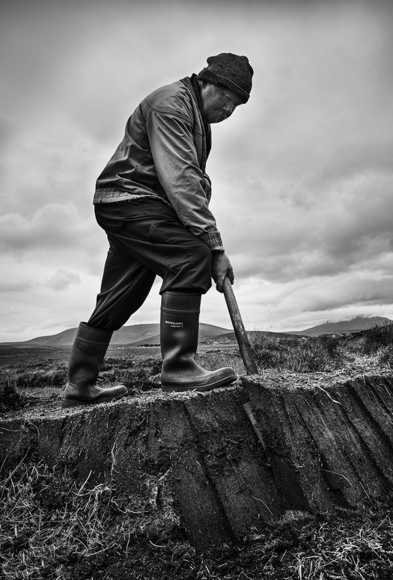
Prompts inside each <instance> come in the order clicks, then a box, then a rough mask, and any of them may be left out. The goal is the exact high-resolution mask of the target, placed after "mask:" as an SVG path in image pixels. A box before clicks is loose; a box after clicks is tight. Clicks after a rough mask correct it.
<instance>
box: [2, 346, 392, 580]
mask: <svg viewBox="0 0 393 580" xmlns="http://www.w3.org/2000/svg"><path fill="white" fill-rule="evenodd" d="M342 348H343V350H341V352H340V354H339V356H340V357H341V363H340V364H338V363H337V361H334V360H333V361H332V364H331V365H330V366H329V365H328V366H327V368H326V369H325V370H324V371H315V372H314V373H304V372H295V371H293V370H292V371H288V370H285V369H284V370H283V369H282V368H280V369H269V368H267V367H266V365H265V364H262V366H261V373H262V374H263V375H264V378H265V379H266V380H269V377H273V378H272V380H273V379H274V380H279V379H277V377H279V376H280V373H281V374H282V373H286V374H287V373H292V374H293V376H294V380H297V381H299V382H303V383H304V384H309V385H311V386H312V384H314V385H315V384H316V385H318V384H325V383H326V381H329V377H330V378H331V380H337V377H338V376H343V377H344V376H348V377H349V376H359V375H362V374H363V375H364V374H373V375H375V374H383V375H388V374H391V366H390V362H389V361H390V359H389V357H388V356H386V352H385V351H386V349H385V351H384V353H385V354H384V355H383V357H382V355H381V352H380V351H378V350H374V351H372V352H369V353H368V354H367V355H365V354H364V353H360V351H358V350H357V349H355V348H354V347H353V344H352V343H351V344H349V346H348V348H347V347H345V349H346V350H345V352H344V347H342ZM68 355H69V349H67V348H34V349H27V348H12V347H10V346H4V347H0V378H1V385H2V389H3V390H2V399H1V401H3V403H2V406H1V401H0V414H1V416H2V417H3V418H4V417H10V416H13V417H17V416H20V415H22V414H26V413H28V412H29V410H32V409H34V411H35V412H37V409H38V410H39V411H40V412H42V413H43V414H45V413H46V412H48V411H49V410H55V409H57V408H59V403H60V397H61V389H62V386H63V384H64V381H65V377H66V365H67V360H68ZM201 356H203V357H204V360H205V362H206V366H208V367H209V365H210V367H212V368H213V367H214V366H216V365H217V364H221V362H222V361H223V360H224V359H225V358H226V361H225V360H224V362H225V364H227V363H228V362H230V363H232V364H234V365H235V366H236V368H237V372H238V373H244V367H243V366H242V363H241V359H240V357H239V354H238V352H237V351H236V348H235V346H231V347H226V348H225V349H223V352H222V351H221V350H220V349H217V348H211V347H209V348H208V347H206V348H205V349H203V353H202V355H201ZM385 363H386V364H385ZM329 364H330V363H329ZM159 369H160V356H159V349H158V348H143V349H141V348H134V349H132V348H122V347H117V348H111V349H110V350H109V351H108V356H107V359H106V362H105V364H104V367H103V372H102V375H101V376H102V381H109V382H112V381H117V380H118V379H121V380H122V381H123V382H124V383H125V384H126V385H127V387H128V389H129V396H131V397H135V396H137V397H144V396H149V395H150V394H151V392H155V391H157V389H159V382H158V379H157V377H158V374H159ZM322 380H323V381H324V383H322V382H321V381H322ZM7 393H8V394H7ZM0 489H2V492H1V501H2V511H1V514H2V515H1V527H0V530H1V531H0V565H1V568H0V570H1V571H0V578H4V579H9V580H22V579H25V578H26V579H33V580H41V579H43V578H48V579H50V580H52V579H53V580H71V579H86V580H98V579H102V580H129V579H131V580H132V579H140V580H169V579H179V580H197V579H201V580H205V579H206V580H208V579H223V580H235V579H239V580H241V579H252V580H257V579H258V580H259V579H261V580H263V579H272V580H273V579H274V580H292V579H299V580H305V579H310V580H311V579H316V580H330V579H332V580H333V579H347V578H348V579H359V580H365V579H367V580H369V579H380V580H391V579H392V578H393V501H392V500H391V499H389V498H388V499H385V500H384V501H383V502H382V501H377V500H375V499H370V501H368V502H366V505H365V506H363V507H362V508H361V509H360V508H359V509H357V508H356V507H354V508H351V509H343V508H340V509H339V508H337V509H336V510H335V511H334V512H333V513H329V514H328V513H318V514H315V513H308V512H305V511H287V512H286V513H285V514H284V516H283V517H282V518H281V519H280V520H279V521H277V522H274V523H272V524H266V523H264V524H263V526H262V525H261V526H257V527H256V528H255V529H250V530H249V532H248V533H247V534H246V535H245V536H244V537H243V538H237V539H236V541H234V542H233V543H230V544H224V545H221V546H216V547H212V548H211V549H208V550H205V551H204V552H203V553H201V552H197V551H196V550H195V548H194V547H193V546H192V545H191V543H190V541H189V538H188V536H187V533H186V530H185V529H184V528H183V526H182V524H181V521H179V520H178V519H176V518H174V517H173V515H172V512H171V511H170V510H169V508H168V512H167V513H166V512H165V510H160V513H161V514H162V513H164V517H161V516H160V518H158V517H157V513H156V511H155V509H154V502H153V504H152V502H151V495H150V496H149V497H146V504H145V505H142V506H139V507H135V506H132V502H131V503H130V504H128V505H127V504H126V503H125V504H122V503H119V502H118V500H117V499H116V497H117V496H116V494H115V490H111V489H110V488H104V487H100V486H89V484H88V483H86V486H85V487H83V489H82V488H81V487H80V486H76V485H75V481H74V480H73V478H72V473H70V472H64V471H62V470H59V469H56V468H53V469H49V468H48V467H47V466H45V465H43V464H42V463H40V462H38V463H37V462H35V461H34V457H31V458H30V460H29V461H26V462H25V463H23V464H20V465H19V466H17V468H16V469H15V468H14V469H13V470H12V471H11V472H8V473H4V474H2V485H1V488H0ZM154 501H155V502H157V501H160V499H159V497H155V500H154ZM130 506H131V507H130ZM130 510H131V511H130ZM165 514H166V515H165Z"/></svg>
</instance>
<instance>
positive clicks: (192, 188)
mask: <svg viewBox="0 0 393 580" xmlns="http://www.w3.org/2000/svg"><path fill="white" fill-rule="evenodd" d="M194 87H195V89H194ZM197 90H198V89H197V87H196V83H195V77H194V79H190V78H189V77H186V78H185V79H182V80H180V81H176V82H174V83H172V84H170V85H166V86H164V87H161V88H159V89H157V90H156V91H154V92H153V93H151V94H150V95H148V96H147V97H146V98H145V99H144V100H143V101H142V102H141V103H140V105H139V106H138V107H137V108H136V110H135V111H134V113H133V114H132V115H131V117H130V118H129V119H128V121H127V124H126V128H125V134H124V138H123V140H122V142H121V143H120V145H119V146H118V147H117V149H116V151H115V153H114V155H113V156H112V158H111V159H110V160H109V162H108V164H107V165H106V167H105V169H104V170H103V171H102V173H101V174H100V176H99V177H98V179H97V183H96V192H95V195H94V201H93V203H95V204H98V203H109V202H114V201H122V200H126V199H132V198H133V197H139V196H154V197H157V196H158V197H159V198H160V199H162V201H163V202H165V203H169V204H170V205H171V206H172V207H173V209H174V210H175V212H176V214H177V216H178V218H179V220H180V221H181V223H182V224H183V225H184V226H185V227H186V228H187V229H189V230H190V231H191V232H192V233H193V234H194V235H196V236H199V237H200V238H201V239H202V241H204V242H205V243H206V244H207V245H208V246H209V247H210V248H211V249H222V241H221V236H220V233H219V231H218V229H217V225H216V221H215V218H214V216H213V214H212V213H211V211H210V210H209V201H210V197H211V182H210V179H209V177H208V175H207V174H206V172H205V168H206V161H207V157H208V154H209V149H210V126H209V125H208V124H205V123H204V119H203V117H202V112H201V109H200V106H199V102H200V97H199V95H198V94H197V92H196V91H197Z"/></svg>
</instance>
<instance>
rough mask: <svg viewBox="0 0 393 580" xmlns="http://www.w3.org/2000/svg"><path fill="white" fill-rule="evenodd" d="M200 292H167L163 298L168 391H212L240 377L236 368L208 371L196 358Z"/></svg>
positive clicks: (164, 378)
mask: <svg viewBox="0 0 393 580" xmlns="http://www.w3.org/2000/svg"><path fill="white" fill-rule="evenodd" d="M200 304H201V295H200V294H188V293H187V292H164V293H163V295H162V302H161V355H162V371H161V386H162V390H163V391H165V392H173V391H209V390H211V389H215V388H216V387H221V386H223V385H226V384H228V383H232V382H233V381H235V380H236V375H235V373H234V371H233V370H232V369H231V368H229V367H226V368H222V369H218V370H216V371H207V370H206V369H204V368H202V367H200V366H199V365H198V364H197V363H196V362H195V360H194V359H195V354H196V350H197V347H198V330H199V310H200Z"/></svg>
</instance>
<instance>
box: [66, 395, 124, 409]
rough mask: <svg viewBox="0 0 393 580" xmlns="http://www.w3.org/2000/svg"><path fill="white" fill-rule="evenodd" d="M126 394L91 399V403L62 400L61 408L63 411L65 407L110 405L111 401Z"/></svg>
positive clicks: (79, 400)
mask: <svg viewBox="0 0 393 580" xmlns="http://www.w3.org/2000/svg"><path fill="white" fill-rule="evenodd" d="M126 394H127V393H120V394H119V395H116V396H115V397H101V398H98V399H93V400H92V401H86V400H83V399H63V400H62V403H61V406H62V407H63V409H65V408H67V407H80V406H89V405H99V404H101V403H110V402H111V401H117V400H118V399H121V398H122V397H124V395H126Z"/></svg>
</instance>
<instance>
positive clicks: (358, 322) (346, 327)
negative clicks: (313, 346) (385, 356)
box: [291, 316, 392, 336]
mask: <svg viewBox="0 0 393 580" xmlns="http://www.w3.org/2000/svg"><path fill="white" fill-rule="evenodd" d="M391 322H392V321H391V320H390V319H389V318H384V317H383V316H370V317H369V318H368V317H366V316H356V317H355V318H351V319H350V320H340V321H339V322H325V324H319V325H318V326H312V327H311V328H306V330H299V331H293V332H292V333H291V334H303V335H305V336H320V335H321V334H348V333H350V332H359V331H361V330H368V329H369V328H374V327H375V326H383V325H385V324H390V323H391Z"/></svg>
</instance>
